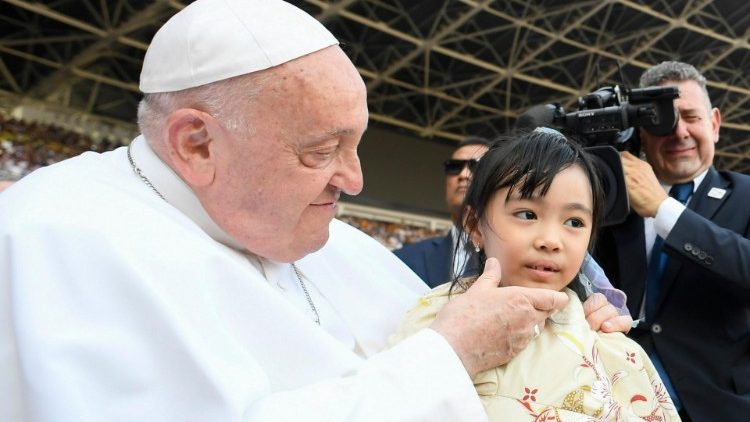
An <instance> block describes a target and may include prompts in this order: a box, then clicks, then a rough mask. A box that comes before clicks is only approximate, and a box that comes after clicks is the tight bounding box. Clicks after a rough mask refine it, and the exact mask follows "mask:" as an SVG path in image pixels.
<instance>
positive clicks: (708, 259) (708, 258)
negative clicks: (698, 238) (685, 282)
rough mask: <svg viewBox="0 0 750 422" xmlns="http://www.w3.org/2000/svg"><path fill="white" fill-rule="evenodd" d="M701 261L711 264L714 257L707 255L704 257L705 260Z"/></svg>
mask: <svg viewBox="0 0 750 422" xmlns="http://www.w3.org/2000/svg"><path fill="white" fill-rule="evenodd" d="M703 262H705V263H706V265H711V264H713V263H714V257H712V256H707V257H706V259H705V260H704V261H703Z"/></svg>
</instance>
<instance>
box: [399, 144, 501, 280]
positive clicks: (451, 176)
mask: <svg viewBox="0 0 750 422" xmlns="http://www.w3.org/2000/svg"><path fill="white" fill-rule="evenodd" d="M488 148H489V141H488V140H486V139H484V138H478V137H469V138H466V139H465V140H463V141H461V143H460V144H459V145H458V148H456V150H455V151H453V154H452V155H451V158H450V159H449V160H447V161H445V163H443V170H444V171H445V202H446V204H447V205H448V210H449V211H450V213H451V220H453V223H454V224H455V223H456V221H458V218H459V217H458V216H459V215H460V213H461V204H462V203H463V201H464V195H465V194H466V188H468V187H469V181H470V180H471V172H472V170H473V169H474V167H475V166H476V163H478V162H479V159H480V158H481V157H482V155H484V153H485V152H487V149H488ZM459 242H460V243H459ZM456 245H458V247H459V248H461V249H462V248H464V247H465V246H466V239H458V235H457V232H456V229H455V228H453V229H451V231H450V232H449V233H448V234H447V235H445V236H441V237H433V238H429V239H425V240H422V241H419V242H416V243H412V244H409V245H406V246H404V247H403V248H401V249H398V250H396V251H394V253H395V254H396V256H398V257H399V258H400V259H401V260H402V261H404V263H405V264H406V265H408V266H409V268H411V269H412V271H414V272H415V273H417V275H418V276H419V277H420V278H421V279H422V280H424V282H425V283H427V285H428V286H430V287H436V286H438V285H440V284H443V283H445V282H446V281H449V280H452V279H453V275H454V272H455V271H459V273H460V274H461V275H465V276H468V275H475V274H478V273H479V268H478V263H476V262H473V261H470V262H466V261H465V254H462V253H460V254H456V259H454V257H453V256H454V254H453V250H454V248H455V247H456ZM461 249H459V250H461Z"/></svg>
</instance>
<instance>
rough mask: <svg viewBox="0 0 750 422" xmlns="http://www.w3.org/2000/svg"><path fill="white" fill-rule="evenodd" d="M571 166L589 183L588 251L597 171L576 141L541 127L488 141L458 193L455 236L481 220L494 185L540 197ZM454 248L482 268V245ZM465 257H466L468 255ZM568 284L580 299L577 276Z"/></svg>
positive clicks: (596, 217) (598, 201)
mask: <svg viewBox="0 0 750 422" xmlns="http://www.w3.org/2000/svg"><path fill="white" fill-rule="evenodd" d="M572 166H579V167H580V168H581V169H583V171H584V173H585V174H586V177H587V178H588V180H589V182H590V183H591V192H592V194H593V198H592V200H593V209H592V212H593V216H592V222H593V227H592V230H591V240H590V241H589V251H590V250H592V248H593V246H594V241H595V236H596V231H597V228H598V227H599V224H600V217H601V214H602V210H603V203H604V191H603V187H602V184H601V180H600V178H599V174H598V171H597V169H596V166H595V165H594V161H593V159H592V157H591V155H590V154H589V153H587V152H586V151H584V150H583V148H582V147H581V146H580V145H579V144H578V143H576V142H575V141H573V140H571V139H570V138H568V137H566V136H565V135H563V134H562V133H560V132H557V131H555V130H552V129H546V128H542V129H536V130H534V131H532V132H525V133H518V134H516V135H514V136H512V137H504V138H500V139H498V140H496V141H494V142H493V143H492V144H491V145H490V149H489V150H488V151H487V153H485V154H484V156H482V158H481V159H480V160H479V164H478V165H477V167H476V169H475V170H474V174H473V175H472V179H471V183H470V185H469V188H468V190H467V191H466V196H465V197H464V203H463V206H462V207H461V210H462V211H461V216H460V218H459V219H458V221H457V222H456V226H457V228H458V231H459V234H460V236H465V238H466V239H470V236H469V235H470V234H471V233H472V232H473V231H474V230H475V229H476V228H477V226H478V224H479V222H480V221H483V220H484V219H485V217H486V215H485V214H486V212H487V206H488V204H489V202H490V200H491V199H492V195H494V194H495V192H497V191H498V190H500V189H503V188H508V192H509V193H510V192H517V193H518V194H519V195H520V196H521V198H522V199H529V198H532V197H534V196H537V195H538V196H545V195H546V194H547V191H549V188H550V186H551V185H552V181H553V180H554V178H555V176H557V174H558V173H560V172H561V171H563V170H565V169H567V168H569V167H572ZM505 200H506V201H507V200H508V198H507V197H506V198H505ZM500 229H501V228H500ZM455 253H466V254H468V255H472V254H474V255H477V257H478V261H479V268H480V269H482V268H484V263H485V261H486V259H487V256H486V255H485V254H484V251H483V250H480V251H479V252H476V251H474V250H472V249H471V248H470V247H469V242H467V250H465V251H461V250H458V249H457V248H456V252H455ZM467 258H468V259H467V262H469V260H470V259H471V256H468V257H467ZM459 276H460V274H455V275H454V277H453V285H452V286H451V290H452V289H453V288H454V287H455V286H456V284H457V283H460V280H459ZM568 287H569V288H570V289H571V290H573V291H575V292H576V293H577V294H578V295H579V297H580V298H581V300H585V299H586V293H585V289H584V288H583V285H582V284H581V283H580V281H579V280H578V277H576V278H575V279H574V280H571V282H570V283H569V285H568Z"/></svg>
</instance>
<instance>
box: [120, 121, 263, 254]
mask: <svg viewBox="0 0 750 422" xmlns="http://www.w3.org/2000/svg"><path fill="white" fill-rule="evenodd" d="M130 149H131V154H132V156H133V161H134V162H135V165H136V166H138V168H140V170H141V173H142V174H143V176H145V177H146V178H147V179H148V180H149V181H150V182H151V184H152V185H153V186H154V188H155V189H156V190H157V191H158V192H159V193H161V194H162V195H163V196H164V199H165V200H166V201H167V202H168V203H169V204H170V205H172V206H173V207H175V208H177V209H178V210H179V211H180V212H182V213H183V214H185V216H187V217H188V218H189V219H191V220H192V221H193V222H195V224H197V225H198V227H200V228H201V229H202V230H203V231H204V232H206V234H208V235H209V236H210V237H211V238H212V239H214V240H215V241H217V242H219V243H221V244H223V245H225V246H228V247H230V248H232V249H235V250H237V251H239V252H242V253H243V254H248V251H247V250H246V249H245V247H244V246H242V245H241V244H240V243H239V242H238V241H236V240H235V239H234V238H232V237H231V236H229V235H228V234H227V233H226V232H225V231H224V230H222V229H221V228H220V227H219V226H218V225H217V224H216V223H215V222H214V220H212V219H211V217H210V216H209V215H208V212H206V209H205V208H203V205H202V204H201V203H200V201H199V200H198V197H197V196H195V193H193V191H192V189H190V186H188V185H187V183H185V181H183V180H182V179H181V178H180V176H178V175H177V173H175V172H174V170H172V168H171V167H169V166H168V165H167V164H166V163H165V162H164V161H162V160H161V159H160V158H159V157H158V156H157V155H156V153H155V152H154V151H153V150H152V149H151V146H150V145H149V144H148V142H147V141H146V138H144V137H143V135H139V136H138V137H137V138H135V139H134V140H133V142H132V143H131V146H130ZM155 194H156V193H154V195H155Z"/></svg>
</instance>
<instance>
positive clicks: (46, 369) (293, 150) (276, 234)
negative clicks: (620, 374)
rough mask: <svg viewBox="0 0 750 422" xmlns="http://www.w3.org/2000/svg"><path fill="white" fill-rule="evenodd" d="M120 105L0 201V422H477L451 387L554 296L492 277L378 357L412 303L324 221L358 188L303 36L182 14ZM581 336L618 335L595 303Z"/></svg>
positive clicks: (342, 118) (268, 7)
mask: <svg viewBox="0 0 750 422" xmlns="http://www.w3.org/2000/svg"><path fill="white" fill-rule="evenodd" d="M140 88H141V90H142V91H143V92H144V94H145V96H144V99H143V101H142V103H141V104H140V107H139V110H138V120H139V125H140V128H141V132H142V136H139V137H137V138H136V139H135V140H133V142H132V143H131V144H130V145H129V146H128V147H122V148H119V149H117V150H115V151H112V152H107V153H104V154H97V153H93V152H88V153H85V154H82V155H81V156H78V157H76V158H73V159H70V160H67V161H64V162H61V163H58V164H56V165H53V166H50V167H47V168H44V169H41V170H38V171H36V172H34V173H32V174H31V175H29V176H27V177H26V178H24V179H23V180H21V181H20V182H18V183H17V185H16V186H14V189H10V190H9V191H7V192H5V193H4V194H3V195H2V196H0V420H2V421H23V420H30V421H76V422H84V421H141V422H143V421H159V422H169V421H181V422H184V421H240V420H247V421H294V420H307V421H318V420H320V421H357V420H373V421H399V420H449V421H462V420H465V421H480V420H483V419H484V418H485V415H484V411H483V409H482V405H481V403H480V401H479V399H478V397H477V395H476V393H475V390H474V387H473V385H472V382H471V378H472V376H473V375H474V374H476V373H477V372H479V371H482V370H484V369H487V368H490V367H494V366H497V365H499V364H501V363H503V362H506V361H508V360H509V359H510V358H511V357H512V356H513V355H514V354H516V353H517V352H518V351H519V350H521V349H522V348H523V347H525V345H526V344H527V343H528V342H529V341H531V339H532V336H533V334H532V333H533V332H534V331H535V330H534V328H535V325H536V324H543V321H544V320H545V318H546V317H547V316H548V315H549V313H550V312H551V311H553V310H555V309H559V308H562V307H563V306H564V304H565V300H566V296H565V295H564V294H563V293H559V292H553V291H544V290H525V289H522V288H504V289H499V288H497V284H498V280H499V278H500V268H498V265H497V262H496V261H492V262H491V263H490V264H489V265H488V268H487V269H486V271H485V273H484V275H483V276H482V278H481V282H477V283H476V284H475V286H474V287H472V289H471V290H470V291H469V292H468V293H466V294H464V295H462V296H461V297H460V298H459V299H457V300H455V301H453V302H451V303H450V304H449V305H447V306H446V307H445V308H444V309H443V310H442V311H441V313H440V315H439V316H438V318H437V320H436V321H435V323H434V324H433V325H432V326H431V327H430V328H428V329H425V330H422V331H421V332H419V333H417V334H416V335H414V336H412V337H410V338H409V339H407V340H406V341H404V342H402V343H400V344H398V345H397V346H396V347H394V348H391V349H388V350H384V348H385V344H386V341H387V337H388V336H389V335H390V334H391V333H392V332H393V331H394V329H395V325H396V324H397V322H398V321H399V320H400V318H401V317H402V314H403V313H404V311H405V310H406V309H407V308H408V307H409V306H410V305H412V304H413V303H414V302H415V301H416V300H417V299H418V298H419V296H420V295H421V294H423V293H424V292H425V289H426V286H425V285H424V283H422V281H421V280H419V279H418V278H417V277H416V276H415V275H414V274H413V273H412V272H411V271H409V269H408V268H407V267H405V266H404V265H403V264H402V263H401V262H400V261H399V260H398V259H397V258H395V257H394V256H393V255H391V254H390V253H389V252H388V251H387V250H386V249H385V248H383V247H382V246H380V245H379V244H378V243H376V242H375V241H374V240H371V239H370V238H368V237H367V236H366V235H364V234H362V233H361V232H358V231H357V230H355V229H353V228H351V227H349V226H347V225H345V224H343V223H341V222H338V221H336V220H334V219H333V217H334V214H335V210H336V201H337V200H338V198H339V194H340V193H341V192H346V193H348V194H352V195H354V194H357V193H358V192H359V191H360V190H361V189H362V173H361V169H360V165H359V159H358V157H357V145H358V143H359V141H360V137H361V136H362V133H363V131H364V130H365V127H366V126H367V120H368V114H367V106H366V98H365V97H366V94H365V87H364V84H363V81H362V79H361V78H360V77H359V75H358V74H357V71H356V70H355V68H354V66H353V65H352V63H351V62H350V61H349V60H348V59H347V57H346V56H345V55H344V53H343V52H342V50H341V49H340V48H339V47H338V45H337V41H336V39H335V38H334V37H333V36H332V35H331V34H330V33H329V32H328V31H327V30H326V29H325V28H324V27H323V26H322V25H320V23H318V22H317V21H316V20H315V19H313V18H312V17H310V16H309V15H307V14H305V13H304V12H302V11H300V10H299V9H297V8H295V7H293V6H291V5H289V4H287V3H284V2H282V1H277V0H252V1H251V0H197V1H195V2H193V3H191V4H190V5H189V6H187V7H186V8H184V9H183V10H182V11H180V12H179V13H177V14H176V15H175V16H174V17H172V18H171V19H170V20H169V21H168V22H167V23H166V24H165V25H164V26H163V27H162V28H161V29H160V30H159V31H158V33H157V34H156V35H155V37H154V39H153V41H152V43H151V45H150V47H149V49H148V51H147V53H146V57H145V60H144V63H143V71H142V73H141V80H140ZM589 321H590V322H591V323H592V324H593V325H596V326H599V325H602V323H604V324H605V325H604V328H605V329H607V330H624V329H626V327H627V326H628V323H629V322H630V321H629V320H627V318H623V317H618V316H617V311H616V310H614V308H612V307H611V306H608V305H606V304H602V303H599V304H596V305H595V306H592V307H591V312H590V315H589ZM607 324H609V326H607ZM537 328H538V327H537Z"/></svg>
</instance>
